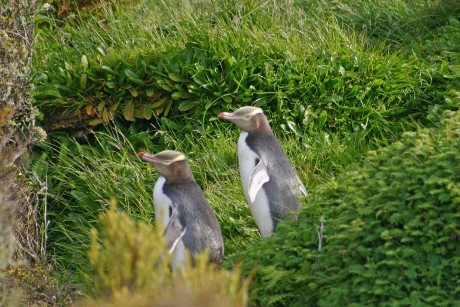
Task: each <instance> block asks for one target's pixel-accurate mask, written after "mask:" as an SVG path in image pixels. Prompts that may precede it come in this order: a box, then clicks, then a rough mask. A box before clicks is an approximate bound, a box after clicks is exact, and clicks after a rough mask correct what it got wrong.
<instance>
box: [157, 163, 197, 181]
mask: <svg viewBox="0 0 460 307" xmlns="http://www.w3.org/2000/svg"><path fill="white" fill-rule="evenodd" d="M176 163H178V164H176V165H175V167H173V168H172V169H171V171H170V172H169V173H168V174H164V175H163V177H164V178H165V179H166V183H174V182H178V181H195V178H194V177H193V173H192V171H191V170H190V167H189V166H188V165H187V164H186V163H183V162H176Z"/></svg>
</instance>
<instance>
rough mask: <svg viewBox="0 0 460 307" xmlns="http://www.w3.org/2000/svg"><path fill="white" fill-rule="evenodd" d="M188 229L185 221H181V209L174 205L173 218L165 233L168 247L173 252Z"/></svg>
mask: <svg viewBox="0 0 460 307" xmlns="http://www.w3.org/2000/svg"><path fill="white" fill-rule="evenodd" d="M185 231H186V227H185V221H181V219H180V217H179V211H178V210H177V209H176V208H174V207H172V213H171V219H170V220H169V223H168V225H167V226H166V228H165V231H164V233H163V235H164V236H165V238H166V248H167V249H168V252H169V253H170V254H171V253H172V252H173V251H174V248H175V247H176V245H177V243H179V241H180V239H182V237H183V236H184V234H185Z"/></svg>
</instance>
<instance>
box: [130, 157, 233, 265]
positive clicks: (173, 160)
mask: <svg viewBox="0 0 460 307" xmlns="http://www.w3.org/2000/svg"><path fill="white" fill-rule="evenodd" d="M137 156H138V157H139V158H140V159H141V160H143V161H146V162H149V163H151V164H152V165H153V167H154V168H155V169H156V171H157V172H158V174H159V175H160V177H159V179H158V181H157V182H156V184H155V187H154V192H153V199H154V203H155V217H156V218H157V219H158V221H159V222H160V224H163V225H164V226H163V235H164V237H165V238H166V248H167V250H168V252H169V253H170V254H172V259H171V266H172V268H173V271H177V269H178V268H179V267H185V251H186V250H188V251H189V252H190V254H191V256H192V262H193V255H195V254H197V253H202V252H203V251H204V250H205V249H206V248H207V249H209V260H210V262H212V263H215V264H217V265H220V264H221V263H222V260H223V257H224V243H223V239H222V233H221V229H220V225H219V222H218V221H217V218H216V215H215V213H214V210H213V209H212V208H211V205H210V204H209V202H208V201H207V200H206V198H205V197H204V194H203V191H202V190H201V188H200V187H199V185H198V184H197V183H196V182H195V178H194V177H193V174H192V171H191V170H190V167H189V166H188V164H187V161H186V158H185V156H184V154H183V153H181V152H179V151H172V150H165V151H162V152H159V153H157V154H154V155H152V154H149V153H146V152H139V153H138V154H137Z"/></svg>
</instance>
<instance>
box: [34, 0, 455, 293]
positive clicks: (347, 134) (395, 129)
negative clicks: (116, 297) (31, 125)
mask: <svg viewBox="0 0 460 307" xmlns="http://www.w3.org/2000/svg"><path fill="white" fill-rule="evenodd" d="M348 2H349V3H348ZM329 3H330V2H329V1H299V2H297V3H296V4H295V5H292V6H285V3H284V2H283V3H281V2H277V1H274V2H272V3H270V4H268V3H266V2H259V1H255V2H253V4H248V3H246V4H245V5H243V4H242V3H241V2H240V1H230V2H225V1H223V2H220V1H217V2H213V3H212V4H208V3H207V2H202V3H200V4H189V3H175V2H172V1H171V2H163V3H162V4H147V3H144V4H143V5H142V6H138V7H136V8H134V9H129V10H126V9H122V8H120V11H118V12H112V11H110V10H109V9H108V8H107V9H106V11H105V12H103V15H104V16H105V18H106V19H105V22H104V23H100V22H99V21H98V19H100V18H99V17H82V18H84V19H85V22H83V23H77V24H73V25H66V26H64V27H60V28H54V34H53V35H52V36H51V37H49V36H48V37H46V39H44V40H41V41H40V43H38V44H37V45H36V46H37V53H36V54H37V57H36V59H35V70H36V71H37V72H40V73H43V74H45V75H46V74H47V73H49V72H50V71H52V67H53V65H54V64H55V65H58V63H60V62H62V61H63V60H64V61H67V62H69V63H80V61H81V56H82V55H83V54H85V55H87V56H88V57H90V56H94V57H95V58H97V57H100V56H101V54H102V53H101V50H102V51H103V52H104V53H105V54H110V53H111V52H112V53H114V54H118V55H120V54H121V55H122V56H123V57H125V58H126V59H127V60H132V59H136V58H141V57H143V56H144V55H146V54H151V52H152V50H155V53H157V54H160V55H163V56H164V61H166V62H168V61H169V64H170V65H172V66H174V65H176V66H177V67H178V70H180V69H181V67H180V63H179V62H177V61H178V60H180V58H179V59H178V58H175V57H174V56H171V57H168V56H167V54H168V52H169V53H170V54H174V52H175V51H177V50H180V49H182V48H184V46H185V45H186V44H187V43H188V42H190V41H194V40H197V41H199V42H201V43H206V44H207V45H208V46H210V47H209V48H210V49H212V54H213V56H214V57H216V58H228V57H232V56H233V57H235V59H236V60H237V61H239V60H241V59H245V58H247V59H248V61H249V62H247V63H246V62H245V63H246V64H245V65H248V67H250V66H251V65H258V66H260V65H263V64H264V63H265V64H267V65H268V66H267V67H266V69H265V71H264V76H265V77H266V78H268V79H269V80H270V81H271V82H272V83H273V84H278V83H279V87H278V88H276V87H275V88H276V89H277V92H276V93H274V94H276V95H275V96H276V97H277V98H276V99H275V100H274V101H273V102H267V103H266V105H265V107H266V108H268V109H269V112H268V113H269V114H270V115H271V120H272V123H273V125H274V128H275V131H276V133H277V135H278V136H279V137H280V138H281V139H282V142H283V145H284V146H285V148H286V151H287V153H288V156H290V157H291V159H292V161H293V164H294V165H295V166H296V168H297V170H298V172H299V175H300V176H301V177H302V179H303V181H304V182H305V183H306V186H307V188H308V189H314V188H315V187H316V186H318V185H320V184H322V183H326V182H329V181H330V180H332V179H334V178H337V177H340V174H342V173H344V172H345V171H346V170H349V169H350V168H353V167H354V166H355V165H356V164H358V163H359V162H360V159H361V157H362V156H363V154H364V153H365V152H366V151H367V150H368V149H369V147H370V146H371V147H376V146H378V144H381V143H383V144H385V143H388V142H391V141H393V140H394V139H396V138H398V136H399V132H400V131H402V130H403V129H407V127H408V125H407V121H409V120H410V116H408V114H407V113H394V114H390V116H389V117H388V118H387V119H385V120H383V121H380V119H381V118H383V117H384V116H387V115H388V112H392V109H390V110H388V109H386V108H387V107H388V106H386V105H385V103H382V101H383V102H385V101H391V100H392V99H395V101H397V104H398V103H399V104H402V105H404V104H405V103H407V104H410V103H412V102H413V101H415V103H414V104H423V103H425V104H428V102H429V101H431V102H432V103H433V104H434V103H441V102H442V100H441V99H440V97H439V96H438V94H437V93H436V88H434V87H430V85H429V84H430V82H431V79H430V78H431V75H432V74H434V71H435V69H436V68H437V65H438V63H436V62H435V63H433V69H432V70H431V69H430V67H429V65H426V67H425V66H424V65H425V64H423V56H425V54H424V55H422V54H419V53H418V52H426V51H427V50H425V49H424V48H423V47H420V45H418V44H419V43H420V42H423V41H425V40H426V39H427V38H429V37H430V35H435V34H436V31H437V30H436V27H438V26H440V25H442V24H443V23H444V22H445V19H443V16H445V13H446V12H445V11H446V10H447V9H446V8H447V7H449V3H450V2H448V1H447V2H445V6H444V7H442V6H440V5H436V4H435V2H433V1H426V3H425V2H424V4H428V5H427V6H424V5H420V6H417V5H413V4H411V3H409V2H406V1H397V0H394V1H390V2H389V1H379V5H377V4H375V1H364V0H363V1H360V2H359V5H358V4H355V3H356V2H354V1H342V2H340V3H335V4H329ZM232 16H233V18H230V17H232ZM332 16H333V17H332ZM416 16H417V18H415V17H416ZM428 21H429V22H428ZM342 22H343V23H344V24H342ZM50 23H51V24H52V25H53V27H54V25H55V23H54V21H53V22H50ZM430 32H432V33H430ZM69 33H71V35H69ZM43 35H45V33H44V32H43ZM46 35H48V34H46ZM69 43H71V47H69ZM432 46H433V47H436V46H437V45H436V44H433V45H432ZM388 47H389V48H388ZM412 49H413V50H414V53H410V52H408V51H410V50H412ZM165 54H166V55H165ZM341 55H342V56H343V55H345V57H344V59H341ZM353 55H355V56H356V57H357V58H359V59H360V61H359V62H358V64H357V65H360V66H359V67H358V68H357V74H356V75H354V76H353V77H354V78H356V79H355V80H354V81H353V82H356V83H358V84H361V83H362V84H363V85H365V84H366V83H367V84H371V82H374V80H376V79H379V78H380V77H379V76H377V77H376V76H375V75H374V74H375V73H376V72H380V71H382V68H381V66H382V63H383V64H384V65H383V66H384V67H385V66H387V67H395V68H394V69H393V70H392V69H389V70H386V71H385V70H383V71H384V72H385V73H386V74H390V75H389V76H387V77H386V78H388V81H387V82H388V83H389V84H390V83H391V82H394V83H392V84H393V85H394V86H399V85H401V86H407V84H409V88H403V89H402V90H401V91H400V92H397V94H395V96H394V97H392V96H391V95H389V94H388V91H389V90H387V89H378V88H376V89H375V92H374V93H373V94H372V95H371V96H370V98H366V99H364V98H363V99H362V100H361V101H358V102H357V101H356V99H355V98H354V97H355V96H357V94H356V95H355V96H353V95H351V94H350V91H351V90H350V89H352V85H353V84H352V83H353V82H351V83H345V85H344V83H340V82H341V81H340V80H339V81H338V82H336V79H334V78H333V77H334V76H335V75H338V71H339V70H340V67H342V66H341V65H342V64H341V62H340V61H344V62H343V63H345V64H347V63H349V62H347V61H348V60H347V56H348V57H349V58H352V56H353ZM251 59H254V61H256V62H254V63H252V62H251V61H250V60H251ZM264 59H265V60H264ZM328 59H330V61H329V60H328ZM437 60H439V61H442V60H444V59H443V58H442V57H441V59H437ZM175 61H176V63H175ZM257 61H262V62H257ZM174 63H175V64H174ZM345 64H343V65H345ZM379 65H380V67H379ZM276 67H278V69H277V68H276ZM401 67H402V69H401ZM398 69H399V70H403V71H406V72H407V71H410V73H407V75H406V74H404V73H401V74H400V75H396V76H392V75H391V73H395V72H396V73H398ZM291 70H292V71H293V72H294V73H291ZM418 73H420V76H419V75H418ZM43 74H39V76H40V75H41V76H43ZM414 75H415V76H414ZM292 76H296V77H298V76H303V77H302V78H304V79H302V81H300V82H298V83H296V84H290V83H287V84H289V85H288V86H286V85H284V84H285V83H283V82H284V81H283V82H281V81H280V80H284V79H286V78H290V77H292ZM317 76H320V77H321V78H320V79H318V77H317ZM329 76H330V77H329ZM283 78H284V79H283ZM315 78H316V79H315ZM310 79H312V80H315V82H313V83H309V82H311V80H310ZM328 80H329V81H328ZM330 80H332V81H330ZM395 80H396V81H395ZM435 81H436V80H435ZM277 82H278V83H277ZM302 82H304V83H305V84H306V85H305V84H304V85H302ZM442 82H443V80H439V83H440V85H441V86H444V83H442ZM299 84H300V85H302V86H304V87H301V91H300V93H302V92H303V91H304V90H306V89H308V88H314V89H316V88H321V87H323V89H320V90H318V92H316V93H314V94H312V95H310V96H304V97H303V96H302V95H303V94H300V96H299V97H297V96H296V95H299V91H296V87H297V86H298V85H299ZM422 85H423V86H422ZM410 88H412V89H413V90H411V89H410ZM406 92H407V93H406ZM325 93H328V95H329V96H330V95H341V96H343V97H346V95H347V94H350V95H351V96H350V97H352V98H351V99H350V103H351V104H353V103H354V104H359V103H365V105H351V106H350V108H360V107H362V108H363V112H365V111H366V110H370V111H371V113H372V114H373V116H372V117H370V120H371V122H370V125H371V126H372V129H373V130H372V131H373V132H372V134H371V135H372V137H367V135H368V134H369V131H370V129H367V130H366V127H365V125H366V124H367V121H365V122H361V123H359V122H356V123H354V124H353V125H350V129H343V130H340V132H341V133H336V132H337V131H336V130H334V127H329V126H331V125H332V123H330V124H329V126H328V125H325V126H323V125H324V122H323V125H317V122H318V121H321V120H320V119H319V118H320V117H321V114H319V113H315V110H310V109H308V108H307V110H306V112H300V111H299V110H300V109H299V108H297V107H296V108H295V109H291V108H290V107H288V108H286V107H283V101H285V102H286V103H287V105H288V106H292V105H296V103H297V102H295V101H294V100H295V99H293V98H296V99H298V100H297V101H300V102H298V103H297V105H296V106H298V105H304V106H305V101H306V100H307V99H311V98H312V97H318V99H320V97H322V98H321V99H323V98H325V97H324V96H321V95H324V94H325ZM351 93H352V94H353V92H352V91H351ZM401 93H406V94H404V95H403V94H401ZM315 95H317V96H315ZM363 95H364V96H363V97H365V96H366V95H367V94H363ZM398 95H399V96H398ZM401 95H402V96H401ZM330 97H332V96H330ZM84 98H86V97H82V98H81V100H82V101H83V100H84ZM299 98H300V99H299ZM326 98H327V97H326ZM430 99H431V100H430ZM237 103H241V102H239V101H237ZM335 104H336V102H335V101H334V99H332V100H331V101H330V102H329V105H326V108H329V109H330V110H334V109H335V108H337V107H338V104H336V105H335ZM262 105H263V103H262ZM312 105H314V104H313V103H312ZM234 106H235V102H233V104H232V103H228V102H223V101H220V100H218V99H216V100H211V101H210V102H209V105H207V107H210V108H211V107H217V108H218V109H224V108H229V107H234ZM39 107H43V109H46V108H50V107H53V105H39ZM206 110H207V109H205V110H204V111H202V112H201V113H195V114H193V113H192V114H190V115H185V117H182V118H181V119H180V120H181V121H182V122H184V121H185V122H186V123H188V124H189V125H188V126H186V127H185V128H184V129H181V128H178V127H176V126H175V125H174V124H169V122H167V121H159V122H158V123H157V124H155V125H156V128H153V127H151V126H150V125H148V124H146V123H134V124H132V125H131V126H130V127H126V124H123V125H121V126H124V127H125V128H111V129H108V132H100V133H98V134H97V135H96V138H95V140H93V141H92V146H87V145H80V144H78V143H77V142H75V141H73V140H69V139H68V138H67V137H66V136H60V137H56V140H58V141H57V142H55V143H53V145H50V147H46V146H45V148H44V149H43V152H42V153H40V154H39V157H40V158H38V160H36V162H35V163H33V165H32V168H31V172H32V173H34V172H35V173H38V174H39V175H40V176H42V178H45V177H46V178H47V180H48V185H49V194H48V195H47V198H46V199H44V200H43V203H42V206H43V208H45V207H46V208H47V213H48V216H47V219H48V220H49V221H50V224H49V226H48V227H47V236H48V247H49V250H50V256H51V258H52V259H53V260H54V261H55V262H56V263H57V264H58V266H59V267H60V268H61V269H62V271H63V272H64V274H70V275H71V276H72V280H73V281H74V282H75V284H77V285H78V287H82V284H83V283H84V279H85V277H84V276H85V275H86V274H88V272H89V267H88V263H87V259H86V251H87V246H88V243H89V228H90V227H92V226H97V219H96V217H97V214H98V212H100V211H101V210H103V209H105V208H106V205H107V203H108V200H109V199H110V198H111V197H115V198H116V199H117V201H118V203H119V205H120V207H121V208H123V209H124V210H126V211H127V212H128V213H129V214H130V215H131V216H133V217H135V218H136V219H142V220H146V221H148V222H153V220H154V217H153V210H152V197H151V192H152V185H153V184H154V182H155V179H156V178H157V177H156V176H157V175H156V174H155V173H154V172H153V170H152V168H151V167H150V166H149V165H146V164H144V163H141V162H139V161H138V160H137V158H136V157H135V152H136V151H140V150H150V151H158V150H160V149H162V148H168V149H178V150H181V151H183V152H185V153H186V155H187V156H188V157H189V159H190V164H191V167H192V170H193V171H194V174H195V176H196V179H197V181H198V182H199V184H200V185H201V186H202V187H203V190H204V192H205V194H206V196H207V198H208V199H209V201H210V202H211V204H212V205H213V206H214V208H215V210H216V213H217V215H218V219H219V222H220V223H221V226H222V230H223V233H224V236H225V244H226V253H227V255H231V254H234V253H236V252H238V251H240V250H242V249H245V247H246V246H247V245H248V244H250V242H253V241H254V240H257V237H258V234H257V230H256V228H255V225H254V222H253V221H252V219H251V217H250V214H249V210H248V208H247V206H246V204H245V201H244V198H243V196H242V193H241V191H242V190H241V186H240V183H239V179H238V171H237V160H236V151H235V147H236V140H237V132H236V129H235V128H234V127H230V126H229V125H228V124H226V123H220V122H214V121H213V122H208V120H209V119H215V118H213V115H212V113H207V112H206ZM309 110H310V111H311V112H308V111H309ZM416 110H418V111H420V110H422V109H416ZM304 111H305V110H304ZM425 111H426V110H425ZM406 112H407V111H406ZM173 115H175V116H177V114H176V113H175V112H173ZM309 115H310V116H312V117H314V120H315V121H314V123H315V124H314V125H312V124H310V122H309V118H308V116H309ZM339 115H340V116H341V119H342V120H343V122H340V121H339V122H338V125H339V127H340V125H343V126H346V125H347V124H348V123H347V122H346V119H347V114H339ZM339 115H337V116H339ZM425 115H426V114H418V115H417V114H416V115H415V117H416V118H419V119H420V118H424V117H425ZM302 117H303V118H302ZM299 118H300V121H299V120H298V119H299ZM173 119H174V117H173ZM325 120H326V119H325ZM400 120H402V122H401V123H398V121H400ZM288 121H291V123H294V122H295V124H293V125H292V124H291V125H289V122H288ZM389 122H396V124H395V125H393V124H388V123H389ZM374 123H375V125H373V124H374ZM157 128H159V130H160V131H159V132H158V131H156V129H157ZM146 130H147V131H148V132H147V133H146V132H145V131H146ZM149 130H150V131H149ZM152 135H156V136H155V137H152Z"/></svg>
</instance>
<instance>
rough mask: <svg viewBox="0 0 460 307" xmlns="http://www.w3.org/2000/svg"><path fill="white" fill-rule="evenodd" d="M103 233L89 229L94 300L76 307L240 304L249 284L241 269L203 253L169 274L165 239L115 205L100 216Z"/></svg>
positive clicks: (242, 302)
mask: <svg viewBox="0 0 460 307" xmlns="http://www.w3.org/2000/svg"><path fill="white" fill-rule="evenodd" d="M99 218H100V221H101V225H102V231H101V232H100V233H99V232H97V231H96V230H93V233H92V242H91V247H90V250H89V261H90V263H91V265H92V267H93V269H94V273H95V274H94V278H95V280H94V286H95V290H96V293H95V294H96V295H100V296H99V297H98V298H95V299H85V300H82V301H81V302H79V303H78V304H77V305H79V306H101V304H104V306H127V305H132V306H216V304H218V305H219V306H244V305H246V301H247V289H248V285H247V282H244V283H242V282H241V276H240V273H239V269H234V270H232V271H227V270H224V269H219V268H217V267H215V266H214V265H211V264H209V263H208V254H207V253H206V252H205V253H204V254H202V255H199V256H198V257H197V258H196V261H195V262H196V263H195V266H193V267H192V265H191V263H190V261H188V263H187V265H186V269H185V270H180V271H179V272H178V273H177V274H173V273H172V272H171V271H170V269H169V261H170V257H169V256H168V255H165V252H164V251H165V242H164V239H163V237H162V235H161V232H160V231H159V228H156V229H154V228H153V227H151V226H150V225H148V224H146V223H144V222H139V223H137V224H136V223H135V222H134V221H133V220H132V219H131V218H130V217H129V216H128V215H126V214H124V213H120V212H118V211H117V210H116V208H115V206H114V205H112V206H111V208H110V209H109V210H108V211H107V212H106V214H101V215H100V217H99Z"/></svg>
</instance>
